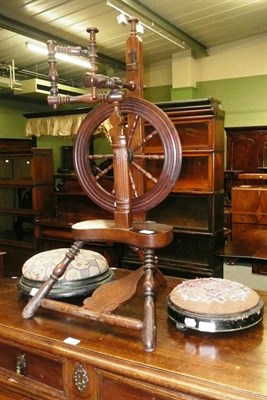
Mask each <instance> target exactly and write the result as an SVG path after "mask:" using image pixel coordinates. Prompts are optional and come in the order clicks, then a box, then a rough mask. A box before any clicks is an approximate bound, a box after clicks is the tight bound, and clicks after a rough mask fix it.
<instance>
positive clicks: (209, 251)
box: [122, 98, 224, 278]
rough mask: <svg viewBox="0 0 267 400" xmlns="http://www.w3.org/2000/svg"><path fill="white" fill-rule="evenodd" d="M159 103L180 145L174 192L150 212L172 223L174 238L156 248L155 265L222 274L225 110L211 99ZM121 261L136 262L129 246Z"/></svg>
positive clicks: (156, 146)
mask: <svg viewBox="0 0 267 400" xmlns="http://www.w3.org/2000/svg"><path fill="white" fill-rule="evenodd" d="M157 105H158V106H159V107H160V108H161V109H162V110H163V111H164V112H165V113H166V114H167V115H168V117H169V118H170V119H171V121H172V122H173V124H174V125H175V127H176V129H177V131H178V134H179V137H180V140H181V144H182V168H181V173H180V176H179V178H178V180H177V182H176V183H175V185H174V188H173V189H172V192H171V193H170V194H169V195H168V196H167V197H166V199H165V200H164V201H163V202H162V203H160V204H159V205H158V206H156V207H154V208H153V209H151V210H149V211H148V219H149V220H152V221H153V220H154V221H158V222H161V223H166V224H170V225H172V226H173V228H174V238H173V241H172V243H171V244H170V245H168V246H166V247H165V248H162V249H160V250H158V251H157V253H156V254H157V257H158V266H159V268H160V269H161V270H162V271H163V272H164V273H165V274H167V275H173V276H180V277H186V278H194V277H207V276H217V277H221V276H222V273H223V266H222V259H220V258H218V257H217V256H216V255H215V254H216V252H217V250H218V249H219V248H220V247H222V246H223V243H224V229H223V228H224V175H223V174H224V166H223V159H224V111H223V110H222V109H221V104H220V102H219V101H218V100H216V99H213V98H206V99H195V100H185V101H173V102H166V103H157ZM146 131H147V132H148V133H149V132H150V131H151V128H150V127H149V126H147V127H146ZM160 148H161V147H160V143H159V142H158V141H157V140H154V141H152V142H151V143H150V144H149V146H148V149H147V151H148V152H149V151H150V152H152V153H153V152H155V153H158V152H159V150H160ZM150 165H151V168H152V170H153V172H157V168H158V167H159V166H160V164H159V163H158V162H155V161H153V160H152V161H150ZM122 265H123V266H124V267H125V268H133V269H134V268H136V266H137V265H138V261H137V259H136V257H135V256H134V254H133V253H132V252H131V250H130V249H128V248H126V249H125V256H124V258H123V260H122Z"/></svg>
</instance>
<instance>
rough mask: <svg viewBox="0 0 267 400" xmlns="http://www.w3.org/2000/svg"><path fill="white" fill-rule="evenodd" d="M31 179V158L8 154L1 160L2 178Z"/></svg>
mask: <svg viewBox="0 0 267 400" xmlns="http://www.w3.org/2000/svg"><path fill="white" fill-rule="evenodd" d="M1 179H7V180H12V179H14V180H18V179H23V180H24V179H26V180H27V179H31V158H30V157H13V158H11V157H10V156H9V155H7V156H6V157H5V158H2V159H1V160H0V180H1Z"/></svg>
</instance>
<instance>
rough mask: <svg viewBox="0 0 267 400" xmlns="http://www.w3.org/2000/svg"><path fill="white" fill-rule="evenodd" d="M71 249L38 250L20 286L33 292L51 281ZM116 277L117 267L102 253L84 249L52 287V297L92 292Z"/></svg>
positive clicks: (27, 293)
mask: <svg viewBox="0 0 267 400" xmlns="http://www.w3.org/2000/svg"><path fill="white" fill-rule="evenodd" d="M68 251H69V249H67V248H66V249H65V248H61V249H55V250H48V251H44V252H41V253H39V254H35V255H34V256H33V257H31V258H29V259H28V260H27V261H26V262H25V263H24V264H23V267H22V277H21V279H20V281H19V284H18V287H19V289H20V290H21V292H22V293H23V294H26V295H31V294H32V293H33V292H34V290H35V289H38V288H39V287H40V286H41V284H42V283H43V282H45V281H47V280H48V279H49V277H50V275H51V273H52V271H53V269H54V267H55V266H56V265H57V264H59V263H60V262H61V261H62V260H63V258H64V257H65V254H66V253H67V252H68ZM113 279H114V274H113V271H112V270H111V269H110V268H109V265H108V262H107V260H106V259H105V257H103V256H102V255H101V254H99V253H97V252H95V251H91V250H85V249H81V250H80V251H79V253H78V255H77V256H76V257H75V259H74V260H73V261H72V262H71V263H70V264H69V266H68V267H67V269H66V271H65V273H64V275H63V276H62V277H61V278H60V279H59V280H58V282H56V283H55V284H54V286H53V288H52V289H51V291H50V293H49V296H48V297H50V298H67V297H77V296H83V295H85V294H91V293H92V292H93V291H94V290H95V289H96V288H97V287H98V286H100V285H102V284H103V283H106V282H109V281H111V280H113Z"/></svg>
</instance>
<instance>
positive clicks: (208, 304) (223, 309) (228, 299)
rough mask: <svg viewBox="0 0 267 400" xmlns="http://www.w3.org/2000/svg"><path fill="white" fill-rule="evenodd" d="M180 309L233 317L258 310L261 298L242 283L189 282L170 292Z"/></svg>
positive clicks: (217, 279)
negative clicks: (232, 315) (254, 309)
mask: <svg viewBox="0 0 267 400" xmlns="http://www.w3.org/2000/svg"><path fill="white" fill-rule="evenodd" d="M170 300H171V301H172V302H173V303H174V304H175V305H176V306H179V307H180V308H182V309H184V310H187V311H191V312H196V313H200V314H215V315H218V314H231V313H239V312H243V311H246V310H248V309H250V308H252V307H255V306H256V305H257V304H258V301H259V295H258V294H257V293H256V292H255V291H254V290H252V289H250V288H248V287H246V286H244V285H242V284H241V283H238V282H234V281H230V280H227V279H220V278H201V279H192V280H189V281H185V282H183V283H181V284H180V285H177V286H176V287H175V288H174V289H173V291H172V292H171V293H170Z"/></svg>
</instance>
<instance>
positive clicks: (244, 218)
mask: <svg viewBox="0 0 267 400" xmlns="http://www.w3.org/2000/svg"><path fill="white" fill-rule="evenodd" d="M266 225H267V186H265V185H263V186H255V185H241V186H235V187H233V188H232V238H233V240H234V239H236V238H242V236H243V235H244V233H249V231H250V230H252V229H253V230H256V229H258V230H262V229H263V230H265V232H266V233H267V229H266Z"/></svg>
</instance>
